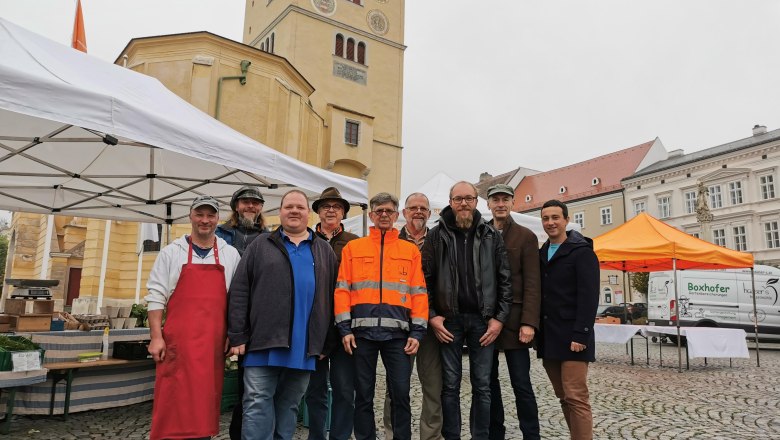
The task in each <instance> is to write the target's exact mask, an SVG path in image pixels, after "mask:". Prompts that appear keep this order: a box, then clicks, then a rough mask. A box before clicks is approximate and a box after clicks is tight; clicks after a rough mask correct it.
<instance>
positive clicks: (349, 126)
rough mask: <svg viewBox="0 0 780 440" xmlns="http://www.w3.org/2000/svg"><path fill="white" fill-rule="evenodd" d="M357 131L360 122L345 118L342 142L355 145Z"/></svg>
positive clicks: (356, 142) (358, 131)
mask: <svg viewBox="0 0 780 440" xmlns="http://www.w3.org/2000/svg"><path fill="white" fill-rule="evenodd" d="M359 133H360V122H357V121H350V120H347V123H346V125H345V126H344V143H346V144H349V145H357V144H358V135H359Z"/></svg>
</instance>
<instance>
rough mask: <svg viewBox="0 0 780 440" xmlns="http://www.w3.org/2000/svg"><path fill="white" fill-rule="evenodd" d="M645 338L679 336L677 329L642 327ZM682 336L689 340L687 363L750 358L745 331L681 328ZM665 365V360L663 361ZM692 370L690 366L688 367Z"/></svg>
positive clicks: (652, 326)
mask: <svg viewBox="0 0 780 440" xmlns="http://www.w3.org/2000/svg"><path fill="white" fill-rule="evenodd" d="M642 334H643V335H644V336H645V337H648V336H657V335H670V336H677V327H663V326H655V325H644V326H642ZM680 336H684V337H685V338H686V339H687V346H686V362H687V360H688V358H704V361H705V363H706V362H707V358H708V357H715V358H729V362H730V360H731V359H732V358H750V354H749V353H748V347H747V339H746V336H747V335H746V334H745V331H744V330H742V329H734V328H713V327H680ZM661 363H662V364H663V360H661ZM687 367H688V368H690V365H687Z"/></svg>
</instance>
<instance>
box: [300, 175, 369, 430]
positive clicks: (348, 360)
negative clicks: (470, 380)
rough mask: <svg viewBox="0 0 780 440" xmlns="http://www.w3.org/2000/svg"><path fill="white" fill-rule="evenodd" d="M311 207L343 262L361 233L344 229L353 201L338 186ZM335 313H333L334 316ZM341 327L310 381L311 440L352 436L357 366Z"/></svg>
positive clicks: (330, 335)
mask: <svg viewBox="0 0 780 440" xmlns="http://www.w3.org/2000/svg"><path fill="white" fill-rule="evenodd" d="M311 208H312V210H313V211H314V212H316V213H317V214H318V215H319V217H320V222H319V223H317V226H315V227H314V233H315V234H317V236H318V237H320V238H322V239H324V240H325V241H327V242H328V243H330V245H331V247H332V248H333V252H335V253H336V261H337V262H338V263H339V264H341V251H342V250H343V249H344V246H346V245H347V243H348V242H350V241H352V240H354V239H356V238H358V236H357V235H355V234H352V233H349V232H347V231H345V230H344V225H343V224H342V223H341V220H343V219H344V216H345V215H346V214H347V212H348V211H349V202H348V201H346V200H345V199H343V198H342V197H341V193H340V192H339V190H338V189H336V188H333V187H330V188H325V191H323V192H322V194H321V195H320V198H319V199H317V200H315V201H314V203H312V205H311ZM332 315H333V313H331V317H332ZM340 340H341V337H340V336H339V332H338V330H336V327H335V326H334V325H333V324H332V323H331V326H330V330H329V331H328V336H327V338H326V339H325V349H324V350H323V354H324V356H322V357H321V359H318V360H317V369H316V370H315V371H314V373H312V375H311V379H310V380H309V388H308V389H307V390H306V406H307V408H308V410H309V437H308V440H326V439H328V438H330V440H347V439H349V438H350V437H351V436H352V428H353V418H354V412H355V384H354V381H353V378H354V375H355V371H354V370H355V368H354V366H353V361H352V357H351V356H349V355H348V354H347V353H346V352H345V351H344V347H343V346H342V345H341V343H340V342H341V341H340ZM328 378H330V386H331V388H332V390H333V399H332V405H331V419H330V436H328V427H327V426H326V424H325V421H326V419H327V414H328Z"/></svg>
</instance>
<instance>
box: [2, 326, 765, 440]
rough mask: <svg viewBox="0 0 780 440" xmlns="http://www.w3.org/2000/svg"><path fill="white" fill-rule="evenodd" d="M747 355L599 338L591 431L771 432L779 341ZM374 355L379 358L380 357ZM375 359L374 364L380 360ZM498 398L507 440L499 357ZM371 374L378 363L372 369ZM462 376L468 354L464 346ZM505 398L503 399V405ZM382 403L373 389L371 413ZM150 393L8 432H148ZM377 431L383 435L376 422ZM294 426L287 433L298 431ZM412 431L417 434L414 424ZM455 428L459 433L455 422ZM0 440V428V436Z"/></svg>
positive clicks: (559, 435)
mask: <svg viewBox="0 0 780 440" xmlns="http://www.w3.org/2000/svg"><path fill="white" fill-rule="evenodd" d="M750 354H751V359H750V360H748V359H735V360H734V361H733V367H729V361H728V359H710V360H708V364H707V365H706V366H705V365H704V360H703V359H692V360H691V369H690V370H689V371H686V370H685V369H684V368H685V364H684V363H685V359H684V357H683V372H682V373H678V372H677V354H676V347H673V346H671V345H669V344H666V345H664V346H663V363H664V365H663V366H659V350H658V344H654V343H652V342H651V343H650V365H649V366H648V365H646V364H645V342H644V339H641V338H639V337H637V338H635V360H636V365H630V363H629V360H630V359H629V356H628V355H627V354H626V348H625V347H624V346H622V345H607V344H600V345H599V346H598V348H597V356H598V359H599V361H598V362H597V363H595V364H592V365H591V370H590V391H591V404H592V405H593V412H594V424H595V429H594V435H595V438H596V439H658V440H668V439H723V440H734V439H761V440H765V439H780V346H774V348H773V349H768V350H762V351H761V367H760V368H757V367H756V362H755V352H754V350H752V349H751V351H750ZM380 365H381V363H380ZM380 368H381V367H380ZM501 369H502V374H503V376H502V377H503V378H504V380H503V381H502V384H503V385H504V386H503V389H502V391H503V395H504V402H505V406H506V410H507V420H508V422H509V424H508V426H507V440H515V439H522V434H521V433H520V430H519V426H518V423H517V416H516V410H515V408H514V400H513V397H512V391H511V387H510V386H509V379H508V376H507V374H506V366H505V364H504V363H503V362H502V364H501ZM531 374H532V380H533V383H534V390H535V391H536V396H537V401H538V404H539V416H540V419H541V428H542V438H544V439H567V438H568V435H567V430H566V426H565V422H564V420H563V416H562V413H561V410H560V406H559V404H558V401H557V399H556V398H555V396H554V394H553V392H552V388H551V387H550V385H549V382H548V380H547V376H546V375H545V372H544V369H543V368H542V365H541V361H539V360H536V359H534V361H533V363H532V373H531ZM380 375H381V373H380ZM464 378H468V360H467V358H466V357H465V356H464ZM384 387H385V384H384V380H383V379H382V378H381V377H380V378H379V379H378V381H377V396H384ZM420 396H421V392H420V384H419V382H418V381H417V378H416V373H415V374H414V375H413V381H412V411H413V417H414V419H413V423H414V424H415V425H417V424H418V422H419V420H418V417H419V411H420ZM461 398H462V401H463V402H464V405H463V414H464V416H463V419H464V420H468V402H469V401H470V389H469V386H468V380H467V379H465V380H464V384H463V387H462V389H461ZM507 402H509V403H510V404H509V405H507ZM381 407H382V403H381V401H380V399H379V398H377V405H376V408H377V412H376V414H377V419H381ZM151 408H152V405H151V402H147V403H143V404H138V405H133V406H129V407H122V408H114V409H108V410H101V411H89V412H82V413H75V414H71V416H70V418H69V419H68V421H67V422H66V421H63V420H62V417H51V418H50V417H42V416H35V417H29V416H15V417H14V420H13V423H12V426H11V433H10V435H8V436H5V438H8V439H39V440H55V439H56V440H70V439H146V438H148V436H149V420H150V415H151ZM229 422H230V415H229V414H224V415H223V416H222V424H221V426H222V430H221V434H220V435H219V436H217V437H216V438H217V439H227V438H228V435H227V426H228V424H229ZM377 423H378V425H377V426H379V427H380V429H379V431H380V432H379V436H378V437H379V438H380V439H384V433H383V432H382V430H381V420H378V421H377ZM306 436H307V430H306V429H305V428H303V427H299V429H298V431H297V432H296V435H295V439H306ZM413 436H414V437H416V436H417V431H416V427H415V429H414V433H413ZM463 438H468V427H467V426H464V432H463ZM0 440H1V437H0Z"/></svg>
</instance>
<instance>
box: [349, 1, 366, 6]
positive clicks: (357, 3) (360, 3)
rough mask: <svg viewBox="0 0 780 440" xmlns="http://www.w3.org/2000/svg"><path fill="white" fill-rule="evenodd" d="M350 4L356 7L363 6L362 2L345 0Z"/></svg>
mask: <svg viewBox="0 0 780 440" xmlns="http://www.w3.org/2000/svg"><path fill="white" fill-rule="evenodd" d="M347 1H348V2H350V3H354V4H356V5H358V6H363V0H347Z"/></svg>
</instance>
